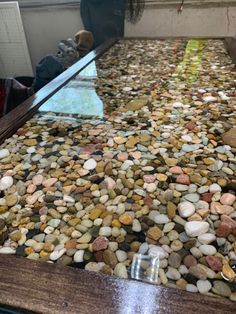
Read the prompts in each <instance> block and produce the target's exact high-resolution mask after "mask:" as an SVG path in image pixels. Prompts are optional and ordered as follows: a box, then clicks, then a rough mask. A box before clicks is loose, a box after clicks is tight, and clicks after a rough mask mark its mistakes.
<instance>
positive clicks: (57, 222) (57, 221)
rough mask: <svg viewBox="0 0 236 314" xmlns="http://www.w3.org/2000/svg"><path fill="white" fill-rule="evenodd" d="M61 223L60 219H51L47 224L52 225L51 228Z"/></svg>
mask: <svg viewBox="0 0 236 314" xmlns="http://www.w3.org/2000/svg"><path fill="white" fill-rule="evenodd" d="M60 223H61V220H60V219H51V220H50V221H49V222H48V225H49V226H51V227H53V228H57V227H58V226H59V225H60Z"/></svg>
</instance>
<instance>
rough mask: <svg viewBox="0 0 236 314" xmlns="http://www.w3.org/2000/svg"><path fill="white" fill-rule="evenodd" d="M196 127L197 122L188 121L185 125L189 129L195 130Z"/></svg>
mask: <svg viewBox="0 0 236 314" xmlns="http://www.w3.org/2000/svg"><path fill="white" fill-rule="evenodd" d="M195 127H196V123H195V122H192V121H191V122H188V123H187V124H186V125H185V128H186V129H188V130H190V131H191V130H193V129H194V128H195Z"/></svg>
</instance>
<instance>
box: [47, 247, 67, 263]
mask: <svg viewBox="0 0 236 314" xmlns="http://www.w3.org/2000/svg"><path fill="white" fill-rule="evenodd" d="M65 252H66V249H65V248H63V249H61V250H59V251H58V250H56V251H53V252H52V253H51V254H50V256H49V258H50V260H51V261H56V260H58V259H59V258H60V257H61V256H62V255H63V254H64V253H65Z"/></svg>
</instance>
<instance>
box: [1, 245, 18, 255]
mask: <svg viewBox="0 0 236 314" xmlns="http://www.w3.org/2000/svg"><path fill="white" fill-rule="evenodd" d="M15 253H16V250H15V249H13V248H11V247H7V246H6V247H2V248H0V254H15Z"/></svg>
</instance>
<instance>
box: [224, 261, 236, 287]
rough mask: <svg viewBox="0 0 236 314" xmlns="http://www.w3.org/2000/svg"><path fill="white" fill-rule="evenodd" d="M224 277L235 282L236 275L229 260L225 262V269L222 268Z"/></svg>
mask: <svg viewBox="0 0 236 314" xmlns="http://www.w3.org/2000/svg"><path fill="white" fill-rule="evenodd" d="M222 273H223V275H224V276H225V277H226V278H227V279H228V280H229V281H230V282H233V281H234V280H235V278H236V274H235V272H234V271H233V269H232V268H231V267H230V266H229V263H228V261H227V260H225V259H224V260H223V268H222Z"/></svg>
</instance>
